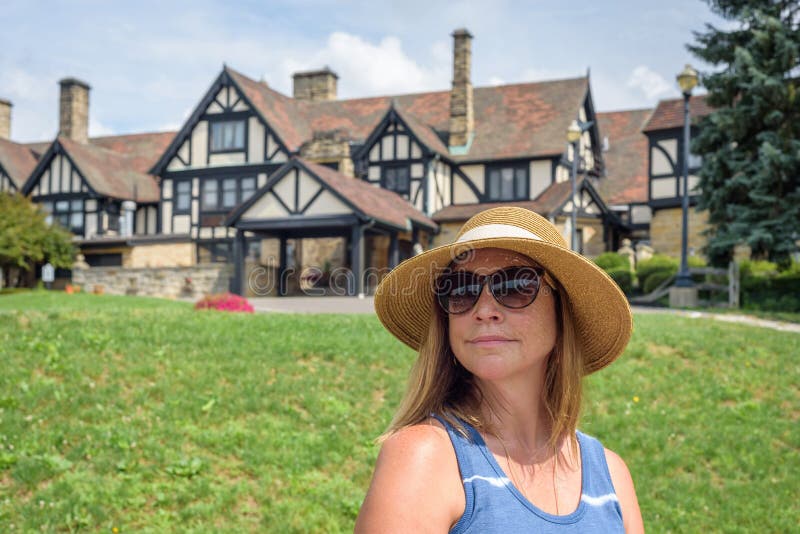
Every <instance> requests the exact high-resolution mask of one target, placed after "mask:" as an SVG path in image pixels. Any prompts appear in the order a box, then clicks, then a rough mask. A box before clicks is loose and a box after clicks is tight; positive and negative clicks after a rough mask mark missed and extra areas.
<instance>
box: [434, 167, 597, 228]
mask: <svg viewBox="0 0 800 534" xmlns="http://www.w3.org/2000/svg"><path fill="white" fill-rule="evenodd" d="M582 183H583V178H582V177H581V178H578V183H577V184H576V185H577V187H579V188H580V186H581V185H582ZM570 193H572V184H571V183H570V182H569V181H567V182H559V183H555V184H552V185H551V186H550V187H548V188H547V189H546V190H545V191H544V193H542V194H541V195H539V196H538V197H537V198H536V200H520V201H513V202H483V203H480V204H453V205H450V206H446V207H444V208H442V209H441V210H439V211H437V212H436V213H434V214H433V220H434V221H436V222H438V223H443V222H463V221H466V220H467V219H469V218H470V217H472V216H473V215H476V214H478V213H480V212H482V211H483V210H488V209H489V208H495V207H497V206H514V207H519V208H527V209H529V210H531V211H535V212H536V213H538V214H539V215H541V216H543V217H548V216H550V215H553V214H554V213H555V212H556V211H558V209H559V208H560V207H561V206H563V205H564V203H565V202H567V200H569V196H570Z"/></svg>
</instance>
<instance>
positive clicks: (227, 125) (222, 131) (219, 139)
mask: <svg viewBox="0 0 800 534" xmlns="http://www.w3.org/2000/svg"><path fill="white" fill-rule="evenodd" d="M239 150H244V121H243V120H240V121H217V122H212V123H211V152H235V151H239Z"/></svg>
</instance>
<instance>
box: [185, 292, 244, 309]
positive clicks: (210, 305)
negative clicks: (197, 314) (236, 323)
mask: <svg viewBox="0 0 800 534" xmlns="http://www.w3.org/2000/svg"><path fill="white" fill-rule="evenodd" d="M194 309H195V310H220V311H230V312H246V313H253V311H254V310H253V305H252V304H250V303H249V302H248V301H247V299H246V298H244V297H240V296H239V295H234V294H233V293H216V294H214V295H207V296H205V297H203V298H202V299H200V300H198V301H197V302H196V303H195V305H194Z"/></svg>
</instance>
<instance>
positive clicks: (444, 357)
mask: <svg viewBox="0 0 800 534" xmlns="http://www.w3.org/2000/svg"><path fill="white" fill-rule="evenodd" d="M549 278H550V277H548V281H549ZM552 285H553V286H554V287H553V289H554V291H553V296H554V297H555V308H556V324H557V330H558V334H557V337H556V342H555V347H554V348H553V351H552V352H551V354H550V356H549V358H548V360H547V365H546V370H545V380H544V387H543V390H542V401H543V405H544V407H545V410H546V412H547V415H548V416H549V420H550V429H551V434H550V439H549V443H548V445H549V446H552V447H553V448H555V447H556V446H557V445H558V444H559V443H561V441H562V440H564V439H566V440H567V441H568V442H569V444H570V445H571V448H572V450H573V451H574V450H576V447H577V440H576V437H575V430H576V428H577V426H578V418H579V416H580V409H581V398H582V380H583V375H584V374H585V369H584V361H583V356H582V353H581V346H580V340H579V339H578V336H577V335H576V332H575V325H574V323H573V318H572V308H571V306H570V303H569V298H568V297H567V295H566V293H565V292H564V290H563V288H561V286H560V284H558V282H557V281H555V282H554V283H553V284H552ZM432 307H433V309H432V310H431V322H430V327H429V329H428V335H427V336H426V338H425V339H424V340H423V343H422V346H421V347H420V350H419V357H418V358H417V360H416V362H415V363H414V366H413V367H412V369H411V373H410V375H409V379H408V386H407V388H406V393H405V395H404V397H403V399H402V401H401V402H400V406H399V408H398V409H397V412H396V413H395V416H394V418H393V419H392V422H391V423H390V424H389V428H387V430H386V432H384V434H383V435H382V436H381V437H380V438H378V441H379V442H381V441H383V440H385V439H386V438H388V437H389V436H391V435H392V434H393V433H395V432H397V431H398V430H400V429H402V428H405V427H407V426H411V425H415V424H419V423H422V422H423V421H426V420H428V419H429V418H430V417H431V415H433V414H436V415H438V416H439V417H441V418H443V419H444V420H446V421H447V422H448V423H449V424H450V425H451V426H453V427H454V428H456V429H457V430H458V431H459V432H460V433H461V434H463V435H464V436H465V437H468V434H467V432H466V429H465V428H464V425H463V424H462V423H461V421H465V422H466V423H468V424H469V425H471V426H472V427H474V428H476V429H478V430H484V431H488V432H492V429H491V428H489V425H488V423H487V422H486V421H483V420H482V418H481V414H480V409H479V407H480V404H481V402H482V400H483V399H482V396H481V392H480V389H479V388H478V387H476V386H475V383H474V379H473V376H472V374H471V373H470V372H469V371H467V370H466V369H464V367H463V366H462V365H461V364H459V363H458V361H457V360H456V358H455V355H454V354H453V351H452V349H451V347H450V342H449V336H448V320H447V315H446V314H445V312H444V311H443V310H442V309H441V308H440V307H439V306H438V304H437V303H436V302H435V301H433V303H432Z"/></svg>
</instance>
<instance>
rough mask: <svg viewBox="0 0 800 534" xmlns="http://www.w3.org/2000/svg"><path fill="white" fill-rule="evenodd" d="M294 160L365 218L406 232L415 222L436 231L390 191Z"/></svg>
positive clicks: (428, 220)
mask: <svg viewBox="0 0 800 534" xmlns="http://www.w3.org/2000/svg"><path fill="white" fill-rule="evenodd" d="M296 160H297V161H298V162H299V163H300V164H301V165H303V166H304V167H306V169H308V170H309V171H310V172H311V173H313V174H314V175H316V176H317V177H319V179H320V180H322V181H323V182H325V183H326V184H327V185H328V187H330V188H331V189H333V190H334V191H336V192H337V193H339V194H340V195H341V196H342V197H344V198H345V199H346V200H347V201H348V202H350V203H351V204H352V205H353V206H354V207H356V208H357V209H358V210H360V211H361V212H362V213H364V214H365V215H368V216H370V217H373V218H374V219H377V220H379V221H383V222H385V223H389V224H390V225H392V226H394V227H396V228H402V229H407V230H410V229H411V224H410V222H411V221H414V222H415V223H417V226H425V227H428V228H430V229H432V230H435V229H436V228H437V224H436V223H435V222H434V221H433V220H431V219H430V218H429V217H427V216H426V215H425V214H424V213H422V212H421V211H419V210H418V209H416V208H415V207H414V206H412V205H411V204H410V203H409V202H408V201H407V200H406V199H404V198H403V197H401V196H400V195H398V194H397V193H394V192H393V191H389V190H388V189H384V188H382V187H378V186H375V185H372V184H369V183H367V182H365V181H363V180H359V179H357V178H352V177H350V176H345V175H344V174H342V173H340V172H338V171H335V170H333V169H331V168H330V167H326V166H324V165H319V164H317V163H312V162H310V161H307V160H304V159H302V158H296Z"/></svg>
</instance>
